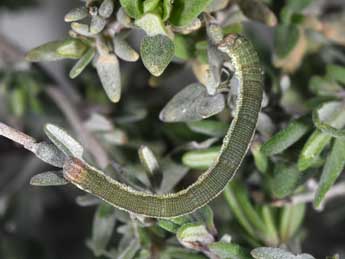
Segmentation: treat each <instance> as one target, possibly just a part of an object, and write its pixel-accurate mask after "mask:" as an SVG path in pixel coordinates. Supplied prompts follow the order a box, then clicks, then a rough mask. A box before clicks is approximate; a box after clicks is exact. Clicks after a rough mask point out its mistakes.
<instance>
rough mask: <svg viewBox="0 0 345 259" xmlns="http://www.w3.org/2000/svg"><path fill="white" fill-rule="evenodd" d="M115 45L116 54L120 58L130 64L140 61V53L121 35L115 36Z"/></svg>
mask: <svg viewBox="0 0 345 259" xmlns="http://www.w3.org/2000/svg"><path fill="white" fill-rule="evenodd" d="M113 44H114V52H115V54H116V56H118V57H119V58H121V59H123V60H125V61H129V62H135V61H137V60H138V59H139V54H138V52H136V51H135V50H134V49H133V48H132V47H131V46H130V45H129V44H128V42H127V41H126V40H125V39H123V38H122V37H121V35H118V34H115V36H114V38H113Z"/></svg>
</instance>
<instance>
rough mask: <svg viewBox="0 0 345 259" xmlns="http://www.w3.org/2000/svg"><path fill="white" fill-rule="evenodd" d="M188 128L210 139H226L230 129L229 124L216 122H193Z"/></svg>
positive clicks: (188, 124) (189, 123)
mask: <svg viewBox="0 0 345 259" xmlns="http://www.w3.org/2000/svg"><path fill="white" fill-rule="evenodd" d="M187 126H188V128H190V129H191V130H192V131H194V132H197V133H201V134H204V135H207V136H210V137H224V136H225V134H226V132H227V130H228V128H229V125H228V124H226V123H224V122H221V121H216V120H202V121H191V122H188V123H187Z"/></svg>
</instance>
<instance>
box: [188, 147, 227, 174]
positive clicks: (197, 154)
mask: <svg viewBox="0 0 345 259" xmlns="http://www.w3.org/2000/svg"><path fill="white" fill-rule="evenodd" d="M219 151H220V147H212V148H208V149H201V150H194V151H189V152H187V153H185V154H183V156H182V163H183V164H184V165H185V166H188V167H189V168H193V169H200V170H206V169H208V168H209V167H210V166H211V165H212V164H213V163H214V161H215V160H216V158H217V157H218V155H219Z"/></svg>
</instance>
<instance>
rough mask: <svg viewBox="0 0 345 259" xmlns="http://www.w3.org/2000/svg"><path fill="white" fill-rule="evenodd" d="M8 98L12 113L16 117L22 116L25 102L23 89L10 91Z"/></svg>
mask: <svg viewBox="0 0 345 259" xmlns="http://www.w3.org/2000/svg"><path fill="white" fill-rule="evenodd" d="M9 97H10V98H11V108H12V112H13V113H14V114H15V115H16V116H18V117H20V116H23V114H24V112H25V108H26V101H27V100H26V99H27V98H26V97H27V96H26V93H25V90H24V88H19V87H18V88H15V89H14V90H12V91H11V95H10V96H9Z"/></svg>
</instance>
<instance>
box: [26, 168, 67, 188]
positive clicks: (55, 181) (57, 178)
mask: <svg viewBox="0 0 345 259" xmlns="http://www.w3.org/2000/svg"><path fill="white" fill-rule="evenodd" d="M30 184H31V185H36V186H59V185H66V184H68V181H67V180H66V179H65V178H63V173H62V171H49V172H45V173H41V174H36V175H35V176H33V177H32V178H31V179H30Z"/></svg>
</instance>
